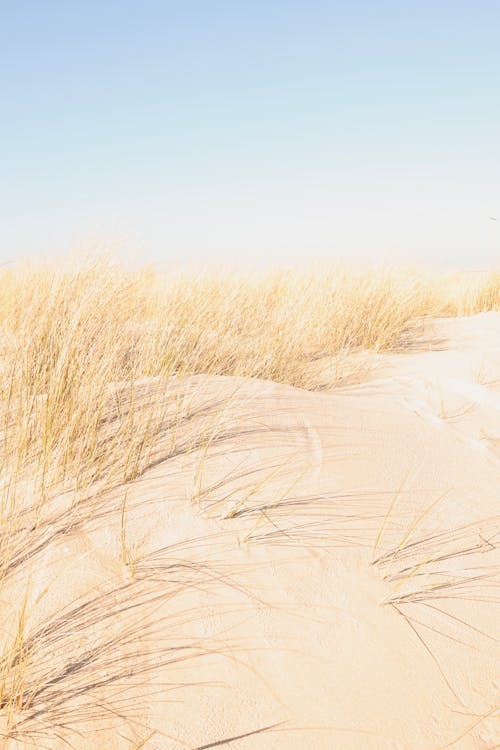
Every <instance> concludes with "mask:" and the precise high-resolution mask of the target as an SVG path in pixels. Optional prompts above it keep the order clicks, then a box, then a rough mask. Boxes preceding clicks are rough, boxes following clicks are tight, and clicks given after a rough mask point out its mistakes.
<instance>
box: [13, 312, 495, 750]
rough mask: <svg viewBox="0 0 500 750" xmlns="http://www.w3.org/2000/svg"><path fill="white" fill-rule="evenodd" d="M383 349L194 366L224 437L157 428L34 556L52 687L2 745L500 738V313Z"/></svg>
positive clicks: (199, 394) (440, 324)
mask: <svg viewBox="0 0 500 750" xmlns="http://www.w3.org/2000/svg"><path fill="white" fill-rule="evenodd" d="M371 366H372V369H371V372H370V375H369V376H368V377H367V378H365V379H364V380H363V382H360V383H357V384H355V385H350V386H346V387H344V388H340V389H336V390H335V391H332V392H329V391H319V392H308V391H302V390H298V389H295V388H292V387H288V386H284V385H280V384H275V383H270V382H261V381H244V380H239V379H236V378H222V377H220V378H211V379H208V378H203V377H196V378H193V379H192V380H191V381H190V382H189V384H185V385H183V387H185V388H187V389H188V390H189V392H190V394H191V395H190V398H192V400H193V403H196V404H198V405H200V408H199V410H198V411H197V412H196V414H197V416H196V419H193V420H192V422H191V423H190V424H189V425H188V426H186V429H187V430H194V431H196V425H197V421H196V420H197V419H199V420H201V419H203V420H204V421H203V425H204V429H205V430H206V431H207V434H208V433H210V434H211V435H213V439H212V442H211V445H210V447H209V449H208V450H204V449H203V450H198V451H195V453H194V454H192V455H185V454H184V453H182V452H181V453H179V455H173V456H172V455H169V457H168V459H167V458H164V457H162V456H163V453H162V443H161V440H159V443H158V453H157V456H156V457H155V460H154V461H152V465H151V467H150V468H149V469H148V470H147V471H146V472H145V474H144V475H143V476H141V477H140V478H138V479H137V480H136V481H135V482H132V483H130V484H129V485H128V486H126V487H122V488H120V489H119V490H116V491H115V492H114V493H113V494H112V495H111V496H109V497H107V498H104V499H103V501H102V505H100V506H99V508H100V510H98V512H96V513H94V517H93V520H92V522H89V521H84V522H82V523H77V522H75V523H73V524H67V526H66V528H65V529H64V531H59V532H58V533H57V534H55V535H54V537H53V539H52V540H51V541H50V543H49V544H46V545H45V546H44V547H43V549H42V550H41V551H40V553H39V554H37V555H36V556H35V557H34V560H33V565H32V567H31V571H30V574H31V577H32V588H33V597H34V598H36V596H38V597H39V600H38V602H37V604H36V606H34V607H33V612H32V615H31V620H30V632H31V634H32V636H33V638H34V637H35V636H36V637H37V639H38V640H37V643H39V644H40V645H38V646H36V647H35V648H34V656H33V657H32V659H31V665H30V666H29V670H28V671H29V674H30V679H31V680H32V683H33V685H37V684H38V685H42V686H43V689H40V690H39V692H38V694H36V696H35V698H36V700H33V703H32V706H31V707H30V708H29V709H28V710H25V711H24V712H21V713H20V715H19V717H18V722H19V726H20V727H21V728H22V730H23V731H24V732H25V733H26V737H25V738H24V740H23V741H20V742H14V741H11V740H9V741H6V747H9V748H11V747H12V748H15V747H19V748H20V747H23V748H24V747H28V746H33V745H32V744H31V745H30V744H29V742H28V741H29V740H31V742H32V743H33V742H34V743H35V746H39V747H48V748H62V747H65V746H66V745H65V744H64V740H65V739H69V740H70V742H71V745H72V746H73V747H75V748H85V749H86V748H101V747H102V748H113V750H115V749H116V750H122V748H134V747H140V746H141V742H142V741H145V740H147V741H146V743H145V744H144V747H145V748H148V749H149V750H154V749H155V748H156V750H160V749H161V750H167V749H168V750H173V748H179V749H180V748H202V747H219V746H221V747H232V748H238V749H240V748H241V750H246V749H247V748H248V749H250V748H259V749H260V748H262V749H263V750H278V749H279V750H284V749H285V748H286V749H288V748H291V749H295V748H309V747H311V748H318V749H323V748H325V749H327V748H328V749H330V748H339V750H355V749H356V750H358V749H361V748H367V750H438V749H439V750H440V749H442V750H444V748H448V747H449V748H454V749H455V750H469V749H471V750H472V749H473V748H474V749H479V748H482V749H485V748H494V747H497V746H498V743H500V721H499V714H498V713H497V714H495V710H496V709H497V708H498V704H499V694H498V687H499V684H500V677H499V675H498V670H497V669H496V665H497V664H498V663H499V662H500V659H499V657H500V654H499V648H498V633H499V628H498V624H499V616H498V615H499V612H498V604H499V601H500V596H499V579H500V568H499V564H500V559H499V554H498V545H499V543H500V523H499V511H498V496H499V491H500V314H496V313H487V314H482V315H477V316H474V317H471V318H462V319H449V320H441V321H434V322H432V323H428V324H426V329H425V330H424V332H423V340H422V342H421V344H420V345H418V346H417V345H415V346H414V347H413V348H412V350H411V351H406V352H404V353H397V354H390V355H373V356H372V357H371ZM142 387H143V388H144V389H145V391H147V390H148V389H156V390H155V392H156V393H157V397H158V399H161V398H163V397H164V393H165V389H166V386H165V384H162V383H158V382H156V381H154V382H145V383H144V384H143V386H142ZM195 411H196V410H195ZM210 431H211V432H210ZM164 439H166V438H164ZM61 502H62V501H61ZM124 502H125V514H124V516H123V515H122V514H123V509H124ZM61 507H62V506H61ZM123 517H125V523H124V522H123ZM61 523H62V522H61V520H60V519H59V520H57V519H56V520H55V521H54V528H56V527H57V528H58V529H61V528H62V526H61ZM58 524H59V526H58ZM124 529H125V535H126V539H125V547H126V549H127V550H128V551H129V552H128V554H129V559H128V560H125V561H124V559H123V544H124V542H123V535H124ZM127 562H128V564H125V563H127ZM54 581H55V582H56V583H55V584H54ZM51 582H52V584H53V585H50V586H49V584H50V583H51ZM16 586H17V587H18V586H19V580H16V579H15V577H14V578H13V580H12V583H11V588H10V594H9V592H7V593H6V594H5V597H7V599H8V596H9V595H10V596H11V597H14V596H15V591H16ZM34 690H35V688H34ZM35 692H36V690H35ZM47 727H48V728H47ZM74 730H77V731H74ZM148 737H149V739H147V738H148ZM231 738H234V739H233V741H232V742H231V743H230V744H229V742H228V743H227V744H226V743H225V742H224V743H223V742H222V741H223V740H228V741H229V739H231Z"/></svg>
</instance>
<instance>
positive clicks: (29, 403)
mask: <svg viewBox="0 0 500 750" xmlns="http://www.w3.org/2000/svg"><path fill="white" fill-rule="evenodd" d="M499 309H500V273H491V274H484V275H474V276H465V275H458V276H453V277H442V278H432V279H425V278H424V277H423V276H420V275H418V274H415V273H409V272H408V273H403V272H395V271H394V272H392V271H391V272H367V273H364V274H349V273H347V272H345V271H340V270H337V271H323V270H320V269H318V270H317V271H315V272H311V273H309V274H303V273H299V272H291V271H289V272H282V273H272V274H267V275H263V276H254V277H243V276H238V275H218V276H213V277H209V276H204V277H199V278H194V277H187V276H185V277H181V276H178V277H175V278H174V277H168V278H167V277H165V276H155V275H154V274H152V273H149V272H136V273H127V272H125V271H123V270H121V269H120V268H117V267H114V266H112V265H111V264H108V263H104V262H98V263H94V264H88V265H86V266H83V267H82V268H81V269H80V270H76V271H65V270H57V269H53V268H20V269H16V270H9V271H4V272H3V273H2V274H1V275H0V375H1V378H0V589H1V593H2V594H3V587H4V585H5V584H6V583H7V584H8V585H10V583H9V582H10V579H11V577H15V576H17V577H18V578H19V581H20V588H19V590H25V591H26V592H28V593H26V596H23V597H20V601H19V602H18V603H17V605H16V606H15V607H14V608H13V611H12V612H11V613H10V615H9V617H10V620H9V622H10V624H8V625H5V626H4V632H3V633H2V636H1V638H0V709H1V710H0V714H1V713H2V712H3V713H7V714H8V721H7V730H8V733H10V734H9V736H18V735H19V736H21V734H22V733H23V732H24V731H27V732H28V731H29V732H32V731H35V730H36V731H37V732H38V731H40V732H41V733H42V734H43V731H44V730H43V726H44V722H45V725H47V722H48V723H49V724H50V722H52V724H53V725H56V724H57V722H62V721H63V720H64V722H66V719H68V721H69V718H68V717H70V718H71V717H72V716H73V714H72V712H74V711H77V712H78V711H79V712H80V713H81V714H82V715H84V716H87V715H92V716H93V715H94V714H93V712H94V704H93V703H92V700H91V696H90V693H91V688H92V685H99V679H100V678H99V674H100V669H101V667H102V664H100V665H98V664H97V661H98V660H100V661H101V662H102V659H103V654H104V657H105V658H104V662H105V664H106V665H108V666H109V665H111V664H112V663H113V662H114V659H115V657H114V653H115V650H116V644H117V643H118V642H119V643H121V644H122V645H123V648H124V649H125V651H126V656H125V657H124V659H125V662H126V663H125V662H124V665H123V664H122V665H121V666H120V665H119V666H120V668H121V669H122V668H123V669H122V671H123V673H124V674H125V673H126V672H127V670H129V671H130V666H129V662H128V661H127V660H130V661H131V662H133V663H134V664H135V663H136V662H137V657H138V656H140V653H138V652H137V651H136V650H134V649H135V648H136V645H135V644H136V641H135V640H134V639H135V637H136V634H135V633H128V632H127V631H123V632H122V631H120V630H119V629H117V630H116V632H114V631H111V632H107V631H106V630H104V631H103V633H102V634H101V636H102V637H101V640H100V641H99V643H98V644H97V646H96V649H95V650H94V651H93V652H92V653H89V654H87V655H85V658H82V654H79V653H72V652H71V649H72V648H73V646H74V644H73V641H72V634H73V633H74V628H75V627H78V628H80V629H82V628H83V629H85V628H87V627H90V626H92V627H93V626H94V625H93V623H94V620H95V618H96V617H97V618H99V617H100V616H101V615H100V613H102V611H103V606H104V605H105V604H106V601H107V600H108V599H109V601H115V600H116V598H117V596H119V597H121V596H123V597H124V601H125V599H126V600H127V601H129V599H130V598H131V597H132V598H133V597H138V599H141V597H142V599H141V601H145V602H146V604H147V603H148V601H151V602H153V603H154V602H155V601H156V598H155V597H156V596H157V590H156V588H155V587H154V586H153V588H151V589H148V588H147V587H148V586H149V585H152V583H151V584H150V583H147V575H146V572H147V571H146V568H147V566H145V563H144V560H141V559H140V556H139V552H138V551H137V550H136V549H135V548H134V547H133V546H131V543H130V542H129V539H128V536H127V519H126V512H127V507H128V506H126V504H125V501H123V502H121V503H118V504H116V507H115V505H113V504H112V503H111V504H110V501H109V497H110V496H111V495H110V493H111V491H112V490H113V489H116V488H117V487H122V486H123V485H125V484H126V483H127V482H129V481H131V480H133V479H136V478H137V477H139V476H140V475H141V474H142V473H143V472H144V470H145V469H146V468H147V467H148V466H149V465H151V463H152V462H154V461H157V460H159V458H158V444H159V442H160V443H161V445H162V449H161V456H160V458H161V460H165V459H168V457H170V456H175V455H178V454H179V453H189V452H190V451H192V450H198V451H199V452H200V455H201V461H203V457H204V455H205V454H206V448H207V446H208V445H209V444H210V443H212V442H213V441H217V439H218V435H219V431H220V421H221V413H223V411H224V409H223V405H222V406H221V405H220V404H214V403H207V404H205V405H203V404H202V406H200V404H199V403H198V404H197V405H196V406H193V404H192V403H191V401H190V400H189V398H186V395H185V393H184V391H183V387H182V383H183V382H184V379H185V376H188V375H192V374H200V373H207V374H214V375H237V376H243V377H259V378H266V379H270V380H275V381H280V382H286V383H289V384H291V385H295V386H299V387H314V383H313V382H312V381H311V378H310V368H309V365H310V363H311V362H312V361H314V360H316V359H319V358H321V357H331V358H338V357H343V356H345V355H346V353H349V352H352V351H353V350H358V349H367V348H369V349H374V350H382V349H390V348H391V347H398V346H401V345H403V344H404V343H405V342H407V341H409V340H411V336H412V335H413V334H412V332H413V330H414V327H415V324H416V323H417V322H418V321H419V320H421V319H422V318H423V317H425V316H435V315H460V314H471V313H475V312H483V311H487V310H499ZM152 377H154V378H155V379H156V380H155V381H154V382H155V383H156V385H155V386H152V385H151V381H146V383H145V381H144V379H145V378H152ZM200 466H202V463H201V464H200ZM200 471H201V469H200ZM249 492H252V490H251V489H250V490H249ZM198 495H201V488H198ZM61 496H64V497H66V498H67V500H66V501H65V504H63V505H62V506H61V503H60V498H61ZM122 497H123V495H122ZM56 498H58V499H59V500H58V504H57V505H55V504H54V499H56ZM283 503H284V500H283V502H277V503H275V504H273V505H272V506H271V507H270V508H266V509H264V511H265V512H266V513H268V514H269V513H272V514H276V513H278V512H279V509H280V508H281V507H282V506H283ZM257 511H258V514H260V515H259V516H258V517H260V516H261V515H262V513H263V512H264V511H263V509H262V508H258V509H257ZM242 512H248V511H247V510H245V509H242V508H240V509H238V513H242ZM308 512H309V513H310V512H311V508H309V509H308ZM110 513H115V514H117V516H118V518H119V519H120V529H121V540H120V545H121V554H122V558H123V559H122V562H123V564H124V566H125V567H126V568H127V569H128V570H129V573H130V576H129V579H128V582H127V583H126V584H124V586H123V587H122V588H120V589H114V590H110V591H109V592H108V591H106V592H104V593H103V594H100V595H98V596H97V597H96V599H95V601H91V602H86V603H85V602H84V603H83V604H78V605H77V604H75V605H74V606H73V608H71V607H69V605H68V610H67V612H66V614H65V615H64V617H63V619H57V618H55V619H54V618H52V619H51V621H50V622H49V623H47V624H43V625H41V626H38V627H35V626H30V624H29V623H30V610H31V609H32V608H33V606H34V602H33V599H32V597H30V595H29V570H30V565H31V564H32V563H33V560H35V559H36V558H37V555H38V554H39V553H40V552H41V551H43V550H44V549H46V548H47V546H48V545H50V544H51V543H52V542H53V540H55V539H58V538H59V537H60V536H61V535H63V534H68V533H71V532H72V531H74V530H75V529H78V528H81V526H82V525H83V524H85V523H87V522H88V521H89V519H93V521H94V522H95V521H96V519H97V520H101V521H102V520H103V519H105V518H106V517H107V514H110ZM402 551H404V550H399V551H398V558H399V557H401V554H402ZM167 552H168V551H167ZM167 558H168V554H166V560H165V563H164V564H163V566H164V567H163V568H162V571H163V570H164V571H166V573H165V575H167V578H168V575H170V572H169V566H168V559H167ZM379 562H381V559H380V560H379ZM188 573H189V575H190V576H191V574H192V575H194V576H195V578H196V580H198V579H199V578H200V576H201V578H202V579H203V577H204V576H205V573H204V572H203V569H202V568H200V569H198V570H196V571H192V570H191V569H188ZM148 575H149V573H148ZM154 575H155V576H156V578H158V570H155V571H154ZM168 580H169V582H170V583H171V586H172V590H173V591H177V589H178V588H179V590H180V589H182V585H183V581H181V582H180V583H179V585H177V584H178V581H177V580H176V579H175V576H174V578H173V580H170V578H168ZM155 585H156V584H155ZM161 585H162V586H163V585H164V581H161ZM23 587H24V588H23ZM145 587H146V589H147V590H146V594H145V593H144V591H145ZM106 597H107V599H106ZM144 597H145V599H144ZM148 597H149V598H148ZM124 606H125V605H124ZM111 611H112V608H111ZM82 618H83V619H82ZM75 623H76V624H75ZM89 623H90V624H89ZM156 625H157V623H155V625H154V626H155V627H156ZM54 639H56V640H57V643H56V641H55V640H54ZM120 639H122V640H120ZM72 644H73V645H72ZM61 645H62V646H63V647H64V648H65V649H66V648H67V650H68V653H69V654H70V656H71V659H72V661H71V662H69V661H68V663H66V662H65V663H58V662H57V663H56V662H54V661H53V653H54V649H55V648H56V646H57V647H59V646H61ZM125 647H126V648H125ZM129 650H130V654H131V655H130V654H129ZM202 650H203V649H202V647H200V646H198V644H195V646H193V647H190V648H189V649H187V653H188V654H191V653H192V652H194V653H196V654H198V653H200V652H202ZM167 656H168V659H167V660H170V659H171V660H172V661H175V660H176V659H178V658H184V656H183V655H182V654H181V656H179V655H178V654H175V653H170V652H167ZM139 663H140V660H139ZM75 665H76V666H75ZM121 679H122V674H121V672H118V673H116V684H117V686H118V687H119V689H120V690H121V682H120V681H121ZM67 680H71V681H72V682H71V685H72V688H71V689H69V688H67V687H66V683H67ZM75 686H76V688H75ZM118 687H117V690H118ZM75 690H76V691H77V692H76V693H75ZM71 691H73V692H71ZM76 694H78V695H80V697H81V701H80V703H79V704H77V706H76V708H75V707H74V706H73V704H72V703H71V700H73V699H74V697H75V695H76ZM87 695H89V696H90V697H89V698H88V701H87ZM82 701H83V702H82ZM40 706H41V707H40ZM19 711H21V712H22V711H24V715H23V716H21V717H20V718H19V717H18V716H17V714H18V713H19ZM16 717H17V718H16ZM1 718H2V717H1V716H0V719H1ZM16 727H17V729H16ZM16 731H17V733H18V735H17V734H16ZM139 746H140V745H139Z"/></svg>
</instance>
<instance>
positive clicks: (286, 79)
mask: <svg viewBox="0 0 500 750" xmlns="http://www.w3.org/2000/svg"><path fill="white" fill-rule="evenodd" d="M499 39H500V2H499V1H498V0H488V1H486V0H473V1H472V0H471V1H464V0H419V1H418V2H417V1H416V0H412V1H410V0H381V1H380V2H378V1H377V0H350V1H347V0H346V1H343V2H336V1H335V0H330V1H329V2H327V1H326V0H301V1H299V0H252V2H249V1H248V0H245V1H243V0H178V1H177V0H163V1H162V2H160V1H159V0H140V2H139V1H136V2H131V1H130V0H119V1H118V0H99V1H98V2H95V1H94V0H85V1H84V0H79V1H77V0H58V1H57V2H54V1H53V0H35V1H33V0H16V1H15V2H13V1H12V0H0V97H1V99H0V101H1V110H2V111H1V117H0V206H1V208H0V262H1V263H9V262H11V261H15V260H17V259H18V258H22V257H26V256H36V257H41V256H44V257H46V256H51V257H53V256H58V255H66V254H69V253H72V252H75V251H77V252H80V251H82V252H87V251H88V252H92V251H94V250H95V249H103V250H105V249H108V248H109V249H111V250H112V251H113V252H115V253H117V254H118V255H119V257H122V258H124V259H125V258H126V259H127V260H132V262H139V263H142V262H146V263H152V264H156V265H160V266H171V265H179V264H180V265H186V264H187V265H194V266H199V265H203V266H206V265H210V264H217V265H221V264H224V265H231V266H240V265H245V266H249V265H250V266H259V267H260V266H262V265H264V266H266V265H294V264H296V263H300V264H302V263H309V262H311V261H313V260H314V261H331V262H338V261H341V262H344V261H354V262H358V261H359V262H362V263H365V262H370V263H379V262H386V261H387V262H401V261H402V262H406V261H411V262H415V261H416V262H419V263H423V264H426V265H428V264H437V265H441V266H445V267H453V268H455V267H456V268H460V267H464V268H483V267H491V266H495V267H500V43H499ZM495 217H496V218H497V219H498V220H497V221H494V220H493V219H494V218H495Z"/></svg>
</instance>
